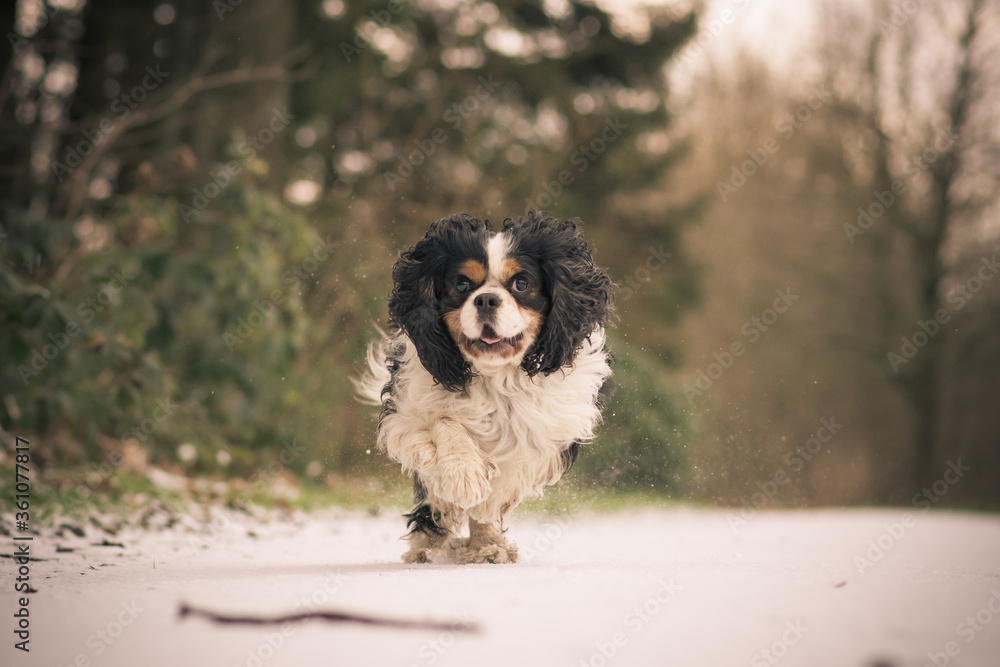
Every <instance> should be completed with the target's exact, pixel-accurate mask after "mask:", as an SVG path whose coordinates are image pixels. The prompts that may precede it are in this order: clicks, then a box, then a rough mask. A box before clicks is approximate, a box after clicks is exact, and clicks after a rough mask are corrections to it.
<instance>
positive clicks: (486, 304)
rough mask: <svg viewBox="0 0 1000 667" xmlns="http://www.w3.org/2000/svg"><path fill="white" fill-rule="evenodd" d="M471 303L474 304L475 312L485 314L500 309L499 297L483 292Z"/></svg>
mask: <svg viewBox="0 0 1000 667" xmlns="http://www.w3.org/2000/svg"><path fill="white" fill-rule="evenodd" d="M472 303H474V304H475V306H476V310H478V311H479V312H480V313H483V314H486V313H490V312H493V311H494V310H496V309H497V308H499V307H500V297H499V296H497V295H496V294H494V293H492V292H484V293H482V294H480V295H479V296H477V297H476V298H475V299H473V301H472Z"/></svg>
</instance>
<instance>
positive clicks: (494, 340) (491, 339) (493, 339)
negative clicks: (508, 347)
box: [480, 336, 503, 345]
mask: <svg viewBox="0 0 1000 667" xmlns="http://www.w3.org/2000/svg"><path fill="white" fill-rule="evenodd" d="M480 340H481V341H483V342H484V343H486V344H487V345H493V344H494V343H499V342H500V341H502V340H503V338H501V337H500V336H483V337H482V338H480Z"/></svg>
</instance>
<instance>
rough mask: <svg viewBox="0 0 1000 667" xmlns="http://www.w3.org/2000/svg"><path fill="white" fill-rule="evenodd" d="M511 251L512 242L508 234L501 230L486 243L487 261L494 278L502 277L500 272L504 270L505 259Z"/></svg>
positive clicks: (491, 275)
mask: <svg viewBox="0 0 1000 667" xmlns="http://www.w3.org/2000/svg"><path fill="white" fill-rule="evenodd" d="M509 251H510V242H509V240H508V239H507V236H506V235H505V234H504V233H503V232H500V233H499V234H496V235H494V236H493V238H491V239H490V240H489V241H488V242H487V244H486V261H487V264H488V265H489V266H488V267H487V270H488V271H489V273H490V277H491V278H493V279H494V280H499V279H500V272H501V271H502V270H503V264H504V260H505V259H507V253H508V252H509Z"/></svg>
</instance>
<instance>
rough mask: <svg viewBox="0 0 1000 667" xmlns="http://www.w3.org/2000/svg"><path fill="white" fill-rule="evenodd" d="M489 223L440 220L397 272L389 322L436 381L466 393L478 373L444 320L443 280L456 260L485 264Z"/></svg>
mask: <svg viewBox="0 0 1000 667" xmlns="http://www.w3.org/2000/svg"><path fill="white" fill-rule="evenodd" d="M490 233H491V226H490V223H489V221H485V222H483V221H481V220H477V219H476V218H473V217H472V216H470V215H467V214H462V215H456V216H452V217H450V218H444V219H441V220H438V221H437V222H435V223H434V224H433V225H431V228H430V230H428V232H427V234H426V235H425V236H424V238H423V239H421V240H420V241H419V242H418V243H417V244H416V245H415V246H413V247H412V248H410V249H409V250H407V251H405V252H404V253H402V254H401V255H400V257H399V260H398V261H397V262H396V265H395V266H394V267H393V268H392V279H393V283H394V286H393V290H392V294H390V295H389V318H390V319H391V321H392V322H393V323H395V324H396V325H397V326H399V327H401V328H402V329H403V331H405V332H406V334H407V335H408V336H409V337H410V340H411V341H413V345H414V346H415V347H416V348H417V356H418V357H419V358H420V363H421V364H423V366H424V368H426V369H427V372H428V373H430V374H431V375H432V376H434V380H435V381H437V382H438V383H439V384H440V385H442V386H443V387H445V388H446V389H448V390H449V391H461V390H462V389H464V388H465V384H466V383H467V382H468V381H469V380H470V379H471V378H472V376H473V375H474V374H475V373H474V371H473V370H472V365H471V364H470V363H469V362H468V361H466V360H465V357H463V356H462V353H461V351H460V350H459V349H458V345H456V344H455V342H454V341H453V340H452V339H451V335H450V334H449V333H448V329H447V328H446V326H445V323H444V320H443V318H442V316H443V314H444V308H443V304H442V301H441V298H442V292H443V289H444V277H445V275H446V273H447V271H448V268H449V267H450V266H451V265H453V264H454V263H455V262H458V261H464V260H467V259H478V260H480V261H481V262H482V263H483V264H484V265H485V264H486V242H487V240H488V239H489V236H490Z"/></svg>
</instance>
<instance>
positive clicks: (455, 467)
mask: <svg viewBox="0 0 1000 667" xmlns="http://www.w3.org/2000/svg"><path fill="white" fill-rule="evenodd" d="M499 470H500V469H499V468H498V467H497V465H496V464H495V463H493V462H492V461H488V460H484V459H483V457H482V456H480V455H478V453H477V455H476V456H471V455H466V456H464V457H461V458H458V457H454V458H451V459H447V460H444V461H442V460H441V459H440V457H439V459H438V468H437V479H436V483H434V484H433V485H432V493H434V495H436V496H437V497H439V498H441V499H442V500H445V501H447V502H449V503H453V504H455V505H458V506H459V507H461V508H462V509H470V508H472V507H475V506H476V505H478V504H480V503H481V502H483V501H484V500H486V498H487V497H488V496H489V495H490V491H491V489H492V485H491V483H490V480H492V479H493V478H494V477H496V475H497V473H498V472H499Z"/></svg>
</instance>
